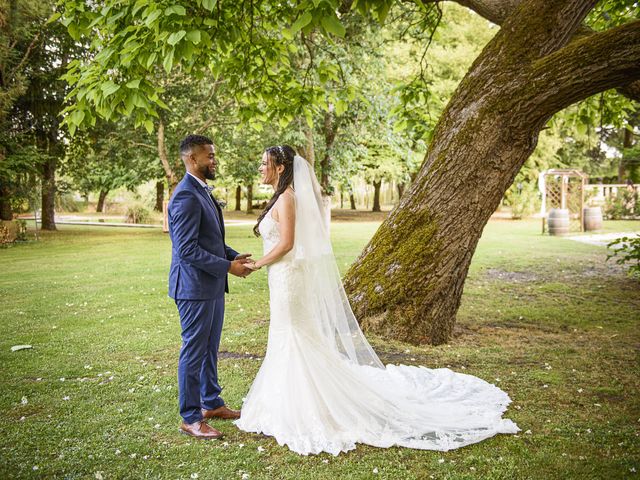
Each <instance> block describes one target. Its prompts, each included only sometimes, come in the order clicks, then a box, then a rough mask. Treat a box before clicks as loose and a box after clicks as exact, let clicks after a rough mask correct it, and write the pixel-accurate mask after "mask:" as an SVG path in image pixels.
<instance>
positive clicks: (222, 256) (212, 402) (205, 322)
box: [168, 174, 238, 423]
mask: <svg viewBox="0 0 640 480" xmlns="http://www.w3.org/2000/svg"><path fill="white" fill-rule="evenodd" d="M168 210H169V236H170V238H171V269H170V271H169V296H170V297H171V298H173V299H174V300H175V302H176V305H177V307H178V312H179V314H180V324H181V326H182V348H181V349H180V359H179V362H178V395H179V403H180V415H181V416H182V418H183V419H184V421H185V422H186V423H194V422H197V421H199V420H201V419H202V413H201V411H200V409H201V408H205V409H208V410H212V409H215V408H218V407H221V406H222V405H224V400H222V398H221V397H220V392H221V390H222V388H221V387H220V385H219V384H218V367H217V362H218V347H219V345H220V335H221V332H222V323H223V319H224V294H225V292H228V291H229V288H228V281H227V272H228V271H229V266H230V264H231V260H233V259H234V258H235V257H236V256H237V255H238V252H236V251H235V250H233V249H232V248H230V247H228V246H227V245H226V244H225V241H224V223H223V219H222V210H221V209H220V206H219V205H218V203H217V202H216V201H215V200H214V199H213V198H212V197H211V196H209V194H208V192H207V191H206V190H205V189H204V188H203V187H202V186H201V185H200V184H199V183H198V181H197V180H196V179H195V178H194V177H192V176H191V175H189V174H187V175H185V176H184V178H183V179H182V181H181V182H180V183H179V184H178V186H177V188H176V189H175V191H174V192H173V195H172V197H171V201H170V202H169V209H168Z"/></svg>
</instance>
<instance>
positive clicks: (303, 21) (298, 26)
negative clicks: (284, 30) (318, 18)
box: [289, 12, 313, 35]
mask: <svg viewBox="0 0 640 480" xmlns="http://www.w3.org/2000/svg"><path fill="white" fill-rule="evenodd" d="M311 20H313V15H311V12H304V14H303V15H302V16H300V18H298V19H297V20H296V21H295V22H294V23H293V25H291V28H290V29H289V30H290V31H291V34H292V35H295V34H296V33H298V32H299V31H300V30H302V29H303V28H304V27H306V26H307V25H309V23H311Z"/></svg>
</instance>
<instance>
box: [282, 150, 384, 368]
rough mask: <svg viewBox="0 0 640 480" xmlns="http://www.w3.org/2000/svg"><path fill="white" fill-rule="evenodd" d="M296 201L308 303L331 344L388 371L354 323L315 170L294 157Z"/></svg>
mask: <svg viewBox="0 0 640 480" xmlns="http://www.w3.org/2000/svg"><path fill="white" fill-rule="evenodd" d="M293 187H294V190H295V197H296V221H295V247H294V255H295V262H296V264H297V266H298V267H299V268H300V269H301V271H302V277H301V278H302V280H303V282H304V288H301V289H299V291H301V292H304V293H303V295H304V297H305V298H304V302H305V303H306V304H307V307H308V309H306V310H307V311H309V312H310V314H311V315H312V316H313V318H314V321H315V322H317V327H318V328H319V330H320V331H321V333H322V335H323V337H324V338H325V340H326V341H327V343H328V345H330V346H331V347H334V346H335V348H336V349H337V351H338V352H340V353H341V354H342V355H343V356H345V357H346V358H348V359H349V360H350V361H352V362H354V363H356V364H358V365H368V366H372V367H377V368H384V366H383V364H382V362H381V361H380V359H379V358H378V356H377V355H376V353H375V352H374V351H373V349H372V348H371V345H369V342H368V341H367V339H366V338H365V336H364V335H363V333H362V330H360V326H359V325H358V322H357V321H356V318H355V316H354V315H353V311H352V310H351V306H350V305H349V301H348V299H347V295H346V293H345V291H344V287H343V285H342V281H341V279H340V272H339V271H338V266H337V264H336V259H335V256H334V254H333V248H332V247H331V239H330V237H329V228H328V225H327V223H326V219H327V218H328V217H327V216H326V215H325V211H324V207H323V204H322V195H321V192H320V185H319V184H318V180H317V179H316V176H315V173H314V171H313V168H312V166H311V165H310V164H309V162H307V161H306V160H305V159H304V158H302V157H301V156H299V155H296V156H295V158H294V161H293Z"/></svg>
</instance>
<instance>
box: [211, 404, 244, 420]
mask: <svg viewBox="0 0 640 480" xmlns="http://www.w3.org/2000/svg"><path fill="white" fill-rule="evenodd" d="M202 416H203V417H204V418H221V419H222V420H237V419H238V418H240V410H231V409H230V408H228V407H227V406H226V405H223V406H221V407H218V408H216V409H215V410H205V409H204V408H203V409H202Z"/></svg>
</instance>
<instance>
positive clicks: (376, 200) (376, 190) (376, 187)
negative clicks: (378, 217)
mask: <svg viewBox="0 0 640 480" xmlns="http://www.w3.org/2000/svg"><path fill="white" fill-rule="evenodd" d="M381 186H382V180H374V181H373V208H372V209H371V211H372V212H381V211H382V210H381V209H380V187H381Z"/></svg>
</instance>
